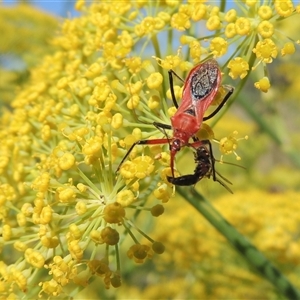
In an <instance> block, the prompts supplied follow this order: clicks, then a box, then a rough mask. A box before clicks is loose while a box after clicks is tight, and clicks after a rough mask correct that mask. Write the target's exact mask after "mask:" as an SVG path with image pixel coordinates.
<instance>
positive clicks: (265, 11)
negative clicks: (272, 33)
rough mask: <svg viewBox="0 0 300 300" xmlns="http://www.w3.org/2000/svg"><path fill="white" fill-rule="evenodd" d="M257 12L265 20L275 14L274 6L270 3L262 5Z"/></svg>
mask: <svg viewBox="0 0 300 300" xmlns="http://www.w3.org/2000/svg"><path fill="white" fill-rule="evenodd" d="M257 13H258V15H259V16H260V17H261V18H262V19H263V20H269V19H270V18H271V17H272V14H273V12H272V8H271V7H270V6H268V5H262V6H260V7H259V8H258V11H257Z"/></svg>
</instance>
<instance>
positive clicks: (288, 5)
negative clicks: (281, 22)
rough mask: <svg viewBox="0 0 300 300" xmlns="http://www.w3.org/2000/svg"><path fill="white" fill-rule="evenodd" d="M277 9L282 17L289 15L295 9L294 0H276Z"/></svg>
mask: <svg viewBox="0 0 300 300" xmlns="http://www.w3.org/2000/svg"><path fill="white" fill-rule="evenodd" d="M275 9H276V11H277V13H278V14H279V15H280V16H282V17H288V16H290V15H291V14H292V12H293V10H294V6H293V2H292V1H290V0H275Z"/></svg>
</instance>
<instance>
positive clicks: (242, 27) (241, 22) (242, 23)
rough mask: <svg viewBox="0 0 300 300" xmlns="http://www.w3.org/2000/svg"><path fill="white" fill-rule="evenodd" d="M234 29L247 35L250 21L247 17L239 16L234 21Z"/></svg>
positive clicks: (249, 30)
mask: <svg viewBox="0 0 300 300" xmlns="http://www.w3.org/2000/svg"><path fill="white" fill-rule="evenodd" d="M235 31H236V33H237V34H239V35H248V34H250V32H251V23H250V21H249V19H247V18H244V17H240V18H237V20H236V21H235Z"/></svg>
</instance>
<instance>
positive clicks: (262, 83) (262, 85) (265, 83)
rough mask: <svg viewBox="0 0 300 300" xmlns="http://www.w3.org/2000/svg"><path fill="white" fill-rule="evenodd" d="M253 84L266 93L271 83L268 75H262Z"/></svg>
mask: <svg viewBox="0 0 300 300" xmlns="http://www.w3.org/2000/svg"><path fill="white" fill-rule="evenodd" d="M254 86H255V87H256V88H257V89H259V90H261V91H262V92H264V93H266V92H268V90H269V88H270V87H271V84H270V81H269V78H268V77H263V78H262V79H260V80H259V81H258V82H255V84H254Z"/></svg>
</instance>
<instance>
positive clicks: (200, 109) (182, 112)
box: [117, 59, 234, 178]
mask: <svg viewBox="0 0 300 300" xmlns="http://www.w3.org/2000/svg"><path fill="white" fill-rule="evenodd" d="M173 76H176V77H177V78H179V79H180V80H182V79H181V78H180V77H179V76H178V75H177V74H176V73H175V72H174V71H173V70H169V83H170V91H171V96H172V100H173V103H174V106H175V107H176V108H177V111H176V113H175V114H174V116H173V117H171V125H168V124H163V123H158V122H153V125H154V126H155V127H156V128H157V129H159V130H160V131H163V132H164V133H165V130H173V137H172V138H169V137H167V138H161V139H153V140H140V141H137V142H135V143H134V144H133V145H132V146H131V147H130V148H129V150H128V152H127V153H126V155H125V156H124V158H123V159H122V161H121V163H120V164H119V167H118V169H117V171H118V170H119V169H120V167H121V165H122V164H123V162H124V161H125V160H126V158H127V157H128V155H129V154H130V152H131V151H132V149H133V148H134V147H135V146H136V145H158V144H169V145H170V154H171V158H170V168H171V172H172V176H173V178H174V160H175V155H176V153H177V152H178V151H180V149H181V148H182V147H184V146H189V147H193V148H195V149H197V148H198V147H199V146H201V144H202V141H200V140H199V139H198V138H196V137H195V134H196V133H197V132H198V130H199V129H200V127H201V124H202V122H203V121H206V120H208V119H210V118H212V117H213V116H214V115H215V114H216V113H217V112H218V111H219V110H220V109H221V108H222V107H223V105H224V104H225V103H226V101H227V100H228V98H229V97H230V96H231V94H232V93H233V90H234V89H233V87H231V86H227V85H224V86H223V87H224V88H225V89H226V91H227V94H226V95H225V97H224V99H223V100H222V102H221V103H220V104H219V106H218V107H217V108H216V109H215V110H214V111H213V112H212V113H211V114H210V115H208V116H206V117H204V114H205V112H206V110H207V109H208V107H209V106H210V105H211V103H212V101H213V100H214V98H215V97H216V94H217V92H218V89H219V88H220V85H221V71H220V69H219V66H218V63H217V62H216V61H215V60H214V59H210V60H207V61H205V62H203V63H200V64H198V65H196V66H195V67H194V68H193V69H192V70H191V71H190V72H189V74H188V76H187V78H186V80H185V81H184V80H182V81H184V86H183V92H182V101H181V104H180V106H179V105H178V103H177V100H176V97H175V91H174V86H173ZM191 138H192V139H193V142H191V143H190V139H191Z"/></svg>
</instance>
